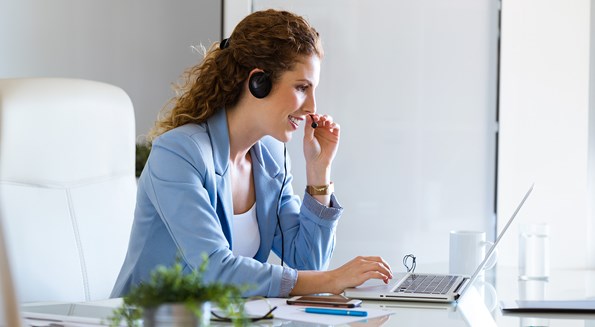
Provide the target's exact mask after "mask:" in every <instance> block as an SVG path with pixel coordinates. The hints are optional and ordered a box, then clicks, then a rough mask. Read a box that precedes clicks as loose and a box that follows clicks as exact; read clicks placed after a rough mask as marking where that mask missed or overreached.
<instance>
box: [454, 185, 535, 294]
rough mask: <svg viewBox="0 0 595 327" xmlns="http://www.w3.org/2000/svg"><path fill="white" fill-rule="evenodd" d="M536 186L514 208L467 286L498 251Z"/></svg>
mask: <svg viewBox="0 0 595 327" xmlns="http://www.w3.org/2000/svg"><path fill="white" fill-rule="evenodd" d="M534 186H535V184H533V185H531V187H529V189H528V190H527V192H526V193H525V196H524V197H523V199H522V200H521V202H520V203H519V205H518V206H517V207H516V209H515V210H514V213H513V214H512V216H511V217H510V218H509V219H508V222H507V223H506V225H504V228H502V231H500V234H498V237H497V238H496V240H495V241H494V244H492V246H491V247H490V249H489V250H488V252H487V253H486V255H485V257H484V258H483V261H482V262H481V264H480V265H479V267H477V269H476V270H475V272H474V273H473V275H472V276H471V278H470V279H469V282H468V283H467V286H468V285H473V283H474V282H475V280H476V279H477V276H479V274H480V273H481V271H482V270H483V267H485V265H486V264H487V262H488V260H489V259H490V257H491V256H492V254H493V253H494V251H496V246H497V245H498V243H500V240H501V239H502V236H504V234H505V233H506V230H508V227H510V224H512V221H513V220H514V218H515V217H516V215H517V214H518V213H519V210H521V208H522V207H523V204H525V201H526V200H527V198H528V197H529V195H530V194H531V192H533V187H534ZM467 289H469V287H465V288H464V289H463V290H462V291H461V296H463V294H464V293H465V292H466V291H467Z"/></svg>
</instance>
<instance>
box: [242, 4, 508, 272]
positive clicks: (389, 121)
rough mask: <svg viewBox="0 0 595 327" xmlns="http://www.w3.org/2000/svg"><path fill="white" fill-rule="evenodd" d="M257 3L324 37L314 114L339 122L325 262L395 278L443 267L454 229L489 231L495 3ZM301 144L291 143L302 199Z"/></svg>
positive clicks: (491, 225)
mask: <svg viewBox="0 0 595 327" xmlns="http://www.w3.org/2000/svg"><path fill="white" fill-rule="evenodd" d="M253 3H254V9H255V10H259V9H265V8H269V7H274V8H285V9H288V10H291V11H294V12H296V13H298V14H301V15H304V16H305V17H306V18H307V19H308V20H309V21H310V22H311V23H312V25H313V26H314V27H315V28H316V29H317V30H318V31H319V32H320V34H321V36H322V40H323V44H324V47H325V53H326V55H325V59H324V60H323V62H322V71H321V81H320V85H319V87H318V89H317V104H318V110H319V112H320V113H328V114H330V115H332V116H333V117H334V118H335V119H336V121H337V122H339V123H340V124H341V126H342V132H341V146H340V149H339V154H338V155H337V158H336V160H335V163H334V166H333V180H334V182H335V186H336V194H337V195H338V197H339V200H340V201H341V203H342V205H343V206H344V207H345V213H344V215H343V217H342V218H341V222H340V224H339V228H338V236H337V237H338V240H337V248H336V251H335V256H334V258H333V262H332V264H331V265H332V266H338V265H340V264H342V263H344V262H346V261H348V260H350V259H351V258H352V257H354V256H356V255H360V254H361V255H382V256H383V257H385V258H386V259H388V260H389V262H390V263H391V264H392V266H393V269H395V270H396V271H402V270H403V269H404V268H403V267H402V264H401V261H402V258H403V256H404V255H405V254H408V253H414V254H416V255H417V257H418V262H419V263H421V264H423V263H429V262H446V261H447V259H448V233H449V231H450V230H451V229H472V230H485V231H492V230H494V226H495V222H494V220H493V219H494V214H493V212H494V206H493V201H494V183H495V177H494V173H495V129H494V128H495V123H494V122H495V117H496V114H495V108H496V71H497V68H496V67H497V23H498V22H497V15H498V12H497V3H496V2H494V1H490V0H452V1H442V0H426V1H408V0H398V1H394V0H374V1H355V0H352V1H345V0H334V1H324V2H321V1H315V0H300V1H274V0H272V1H269V0H266V1H265V0H255V1H253ZM301 144H302V143H301V135H295V136H294V140H293V141H292V142H290V143H289V146H288V148H289V152H290V154H291V156H292V160H293V174H294V176H295V182H294V188H295V190H296V192H297V193H298V194H300V195H301V194H303V189H304V187H305V173H304V167H303V154H302V145H301Z"/></svg>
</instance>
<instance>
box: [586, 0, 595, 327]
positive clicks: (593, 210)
mask: <svg viewBox="0 0 595 327" xmlns="http://www.w3.org/2000/svg"><path fill="white" fill-rule="evenodd" d="M590 33H591V34H590V37H589V39H590V40H591V42H590V46H589V49H590V52H589V64H590V69H589V71H590V75H589V158H588V159H587V160H588V161H587V164H588V165H587V166H588V176H587V177H588V193H587V194H589V195H588V196H587V199H588V202H589V209H588V210H589V223H590V226H589V228H588V229H587V230H588V232H589V235H595V200H593V199H594V198H595V41H593V38H594V37H595V5H594V4H593V3H591V31H590ZM588 240H589V247H588V248H589V252H588V254H587V256H588V258H589V259H588V266H589V267H595V238H593V237H588ZM594 325H595V322H594Z"/></svg>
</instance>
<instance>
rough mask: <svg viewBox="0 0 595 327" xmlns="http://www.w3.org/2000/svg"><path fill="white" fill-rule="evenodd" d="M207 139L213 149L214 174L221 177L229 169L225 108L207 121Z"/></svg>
mask: <svg viewBox="0 0 595 327" xmlns="http://www.w3.org/2000/svg"><path fill="white" fill-rule="evenodd" d="M207 126H208V129H209V137H210V139H211V145H212V147H213V164H214V165H215V173H216V174H217V175H219V176H223V175H224V174H225V173H226V172H227V169H228V168H229V130H228V127H227V114H226V112H225V108H221V109H219V110H217V111H216V112H215V114H214V115H213V116H211V118H209V119H208V120H207Z"/></svg>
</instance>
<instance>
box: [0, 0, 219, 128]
mask: <svg viewBox="0 0 595 327" xmlns="http://www.w3.org/2000/svg"><path fill="white" fill-rule="evenodd" d="M220 35H221V2H220V1H209V0H202V1H193V0H178V1H161V0H126V1H119V0H103V1H77V0H52V1H45V0H18V1H13V0H0V78H9V77H26V76H51V77H76V78H86V79H92V80H99V81H103V82H108V83H112V84H115V85H117V86H120V87H122V88H123V89H124V90H125V91H126V92H127V93H128V94H129V95H130V97H131V98H132V102H133V103H134V107H135V112H136V124H137V125H136V127H137V135H143V134H146V133H147V132H148V130H149V129H150V128H151V127H152V126H153V122H154V121H155V118H156V117H157V113H158V112H159V110H161V108H162V107H163V106H164V104H165V103H166V102H167V101H168V100H169V99H170V98H171V97H172V96H173V92H172V90H171V84H172V83H173V82H175V81H176V80H178V77H179V76H180V75H181V73H182V72H183V71H184V70H185V69H186V68H187V67H189V66H191V65H194V64H195V63H197V62H199V61H200V60H201V59H202V54H200V53H196V52H193V51H192V50H191V46H192V45H198V44H200V43H205V44H207V45H209V44H210V43H211V42H213V41H219V40H220ZM106 132H107V131H106Z"/></svg>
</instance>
